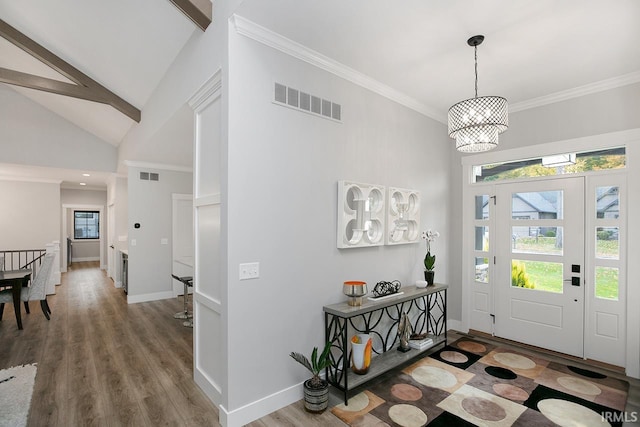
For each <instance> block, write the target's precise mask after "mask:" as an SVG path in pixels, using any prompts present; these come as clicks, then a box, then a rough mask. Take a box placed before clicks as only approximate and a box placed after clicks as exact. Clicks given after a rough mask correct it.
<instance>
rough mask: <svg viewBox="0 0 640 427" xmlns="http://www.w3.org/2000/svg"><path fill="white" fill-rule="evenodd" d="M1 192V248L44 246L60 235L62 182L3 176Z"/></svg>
mask: <svg viewBox="0 0 640 427" xmlns="http://www.w3.org/2000/svg"><path fill="white" fill-rule="evenodd" d="M0 104H1V103H0ZM0 194H2V205H3V208H2V209H0V250H12V249H44V248H45V245H46V244H47V243H51V242H52V241H54V240H58V239H60V184H59V183H46V182H21V181H3V180H0Z"/></svg>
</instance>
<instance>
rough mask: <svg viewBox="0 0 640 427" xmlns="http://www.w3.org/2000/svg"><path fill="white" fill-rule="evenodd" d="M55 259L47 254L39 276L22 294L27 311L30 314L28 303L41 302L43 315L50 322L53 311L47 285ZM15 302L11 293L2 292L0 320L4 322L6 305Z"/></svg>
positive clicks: (23, 289)
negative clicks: (48, 300)
mask: <svg viewBox="0 0 640 427" xmlns="http://www.w3.org/2000/svg"><path fill="white" fill-rule="evenodd" d="M54 258H55V255H54V254H46V255H45V257H44V260H43V261H42V264H40V269H39V271H38V275H37V276H36V277H35V278H34V279H33V280H31V285H30V286H28V287H23V288H22V291H21V293H20V299H21V300H22V301H23V302H24V303H25V310H26V311H27V313H29V307H28V302H29V301H38V300H39V301H40V308H42V313H44V317H46V318H47V320H50V319H51V318H50V317H49V314H50V313H51V309H50V308H49V304H48V303H47V289H46V285H47V282H48V281H49V275H50V273H51V268H52V267H53V260H54ZM11 302H13V295H12V293H11V291H1V292H0V320H2V313H3V312H4V305H5V303H11Z"/></svg>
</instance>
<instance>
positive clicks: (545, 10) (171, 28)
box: [0, 0, 640, 175]
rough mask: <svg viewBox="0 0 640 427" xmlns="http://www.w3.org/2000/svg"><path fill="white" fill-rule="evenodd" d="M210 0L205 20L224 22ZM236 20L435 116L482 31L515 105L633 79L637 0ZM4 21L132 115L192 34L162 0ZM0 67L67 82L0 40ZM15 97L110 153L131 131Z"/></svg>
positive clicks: (35, 5) (493, 87)
mask: <svg viewBox="0 0 640 427" xmlns="http://www.w3.org/2000/svg"><path fill="white" fill-rule="evenodd" d="M216 3H217V2H214V14H213V15H214V23H213V24H212V25H216V19H222V18H221V17H217V15H216ZM236 12H237V14H239V15H241V16H243V17H245V18H247V19H249V20H251V21H253V22H255V23H257V24H259V25H261V26H263V27H266V28H268V29H270V30H272V31H274V32H276V33H279V34H281V35H282V36H284V37H287V38H290V39H292V40H295V41H297V42H298V43H300V44H302V45H304V46H306V47H308V48H311V49H313V50H315V51H317V52H319V53H321V54H323V55H326V56H328V57H330V58H332V59H334V60H336V61H338V62H340V63H342V64H344V65H346V66H348V67H350V68H352V69H354V70H356V71H358V72H360V73H362V74H365V75H367V76H369V77H372V78H374V79H376V80H377V81H379V82H380V83H382V84H384V85H387V86H389V87H391V88H393V89H395V90H396V91H398V92H401V93H403V94H405V95H407V96H409V97H411V98H413V99H414V100H415V101H416V102H417V103H419V104H422V105H424V106H425V107H426V108H425V110H426V111H430V112H432V114H429V115H430V116H431V117H433V118H435V119H437V120H441V121H443V122H444V121H445V118H446V112H447V110H448V108H449V106H451V105H452V104H454V103H455V102H457V101H460V100H462V99H466V98H470V97H473V91H474V75H473V66H474V65H473V48H471V47H469V46H468V45H467V43H466V40H467V39H468V38H469V37H470V36H473V35H476V34H483V35H484V36H485V37H486V39H485V41H484V43H483V44H482V45H481V46H479V48H478V73H479V81H478V84H479V95H500V96H504V97H506V98H507V99H508V100H509V103H510V107H511V108H510V109H511V111H516V110H519V109H522V108H525V107H526V106H528V105H531V104H530V103H531V101H532V100H536V99H539V98H541V97H549V98H551V99H553V98H554V96H555V95H556V94H558V93H564V94H567V93H569V94H570V93H572V91H575V90H576V88H581V90H580V93H584V92H585V90H587V91H588V90H589V89H590V88H592V87H611V86H615V85H620V84H622V83H625V84H629V83H631V82H637V81H640V48H639V47H638V46H639V45H638V40H640V1H638V0H615V1H612V0H562V1H560V0H536V1H525V0H447V1H425V0H403V1H401V2H388V1H383V0H349V1H344V0H323V1H313V0H269V1H265V0H244V1H243V2H241V4H240V6H239V8H238V10H237V11H236ZM0 18H1V19H3V20H4V21H6V22H7V23H8V24H10V25H12V26H14V27H15V28H17V29H18V30H19V31H21V32H23V33H25V34H26V35H27V36H29V37H31V38H32V39H33V40H35V41H36V42H38V43H40V44H41V45H43V46H44V47H46V48H47V49H49V50H51V51H52V52H54V53H55V54H57V55H58V56H60V57H61V58H62V59H64V60H66V61H67V62H69V63H71V64H72V65H74V66H75V67H76V68H78V69H80V70H81V71H83V72H84V73H85V74H87V75H89V76H90V77H92V78H93V79H95V80H96V81H98V82H100V83H101V84H103V85H104V86H106V87H107V88H109V89H110V90H111V91H112V92H114V93H116V94H117V95H119V96H120V97H122V98H123V99H125V100H126V101H128V102H130V103H131V104H133V105H134V106H136V107H138V108H139V109H142V108H143V107H144V105H145V103H146V102H147V100H148V99H149V97H150V95H151V94H152V93H153V91H154V89H155V88H156V86H157V84H158V83H159V82H160V80H161V79H162V77H163V75H164V73H165V72H166V70H167V68H168V67H169V66H170V64H171V62H172V61H173V60H174V59H175V57H176V55H177V54H178V52H179V51H180V49H181V48H182V47H183V46H184V45H185V43H186V42H187V41H188V39H189V38H190V37H191V35H192V34H193V33H194V31H200V30H197V29H196V27H195V26H194V25H193V24H192V23H191V21H189V20H188V19H187V18H186V17H184V15H182V13H181V12H179V11H178V10H177V9H176V8H175V7H174V6H173V5H172V4H171V3H169V1H168V0H135V1H134V0H109V1H104V0H56V1H51V0H29V1H16V0H0ZM0 67H7V68H13V69H18V70H20V71H26V72H31V73H34V74H39V75H43V76H48V77H50V78H56V79H61V80H64V78H63V77H62V76H59V75H57V73H56V72H54V71H52V70H50V69H48V68H47V67H46V66H43V65H42V64H40V63H39V62H38V61H36V60H34V59H33V58H31V57H29V56H28V55H26V54H24V52H22V51H20V50H19V49H17V48H15V47H14V46H13V45H11V44H9V43H6V42H5V41H4V40H3V39H0ZM603 82H604V83H605V84H603ZM16 90H18V91H20V93H23V94H24V95H25V96H28V97H29V98H31V99H33V100H34V101H36V102H38V103H40V104H42V105H43V106H45V107H46V108H49V109H50V110H52V111H54V112H55V113H57V114H59V115H61V116H62V117H64V118H66V119H67V120H69V121H71V122H73V123H75V124H76V125H77V126H79V127H81V128H83V129H85V130H87V131H89V132H91V133H93V134H95V135H96V136H98V137H100V138H101V139H103V140H104V141H106V142H109V143H111V144H113V145H115V146H117V145H118V144H119V143H120V142H121V141H122V138H123V137H124V135H125V134H126V133H127V132H128V130H129V129H130V128H131V126H132V125H134V123H135V122H133V121H132V120H130V119H129V118H127V117H126V116H124V115H123V114H121V113H119V112H117V111H116V110H115V109H113V108H111V107H108V106H104V105H100V104H95V103H92V102H89V101H81V100H77V99H72V98H67V97H63V96H59V95H53V94H48V93H43V92H37V91H33V90H29V89H20V88H16ZM142 120H144V114H143V117H142ZM76 173H77V171H76ZM2 174H3V172H2V171H1V170H0V175H2Z"/></svg>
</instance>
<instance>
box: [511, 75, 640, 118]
mask: <svg viewBox="0 0 640 427" xmlns="http://www.w3.org/2000/svg"><path fill="white" fill-rule="evenodd" d="M638 82H640V71H636V72H633V73H629V74H624V75H622V76H618V77H613V78H610V79H606V80H601V81H599V82H594V83H589V84H586V85H584V86H578V87H574V88H573V89H567V90H563V91H560V92H555V93H551V94H549V95H544V96H540V97H538V98H533V99H529V100H527V101H522V102H516V103H515V104H511V105H509V112H510V113H515V112H517V111H522V110H528V109H530V108H536V107H542V106H544V105H548V104H553V103H555V102H560V101H566V100H568V99H572V98H579V97H581V96H585V95H591V94H593V93H598V92H604V91H605V90H610V89H615V88H617V87H622V86H627V85H630V84H634V83H638Z"/></svg>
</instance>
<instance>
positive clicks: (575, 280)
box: [564, 276, 580, 286]
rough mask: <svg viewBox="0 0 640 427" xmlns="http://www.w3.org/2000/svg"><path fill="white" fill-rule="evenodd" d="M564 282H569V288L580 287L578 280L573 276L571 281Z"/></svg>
mask: <svg viewBox="0 0 640 427" xmlns="http://www.w3.org/2000/svg"><path fill="white" fill-rule="evenodd" d="M564 281H565V282H571V286H580V278H579V277H576V276H573V277H571V279H564Z"/></svg>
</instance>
